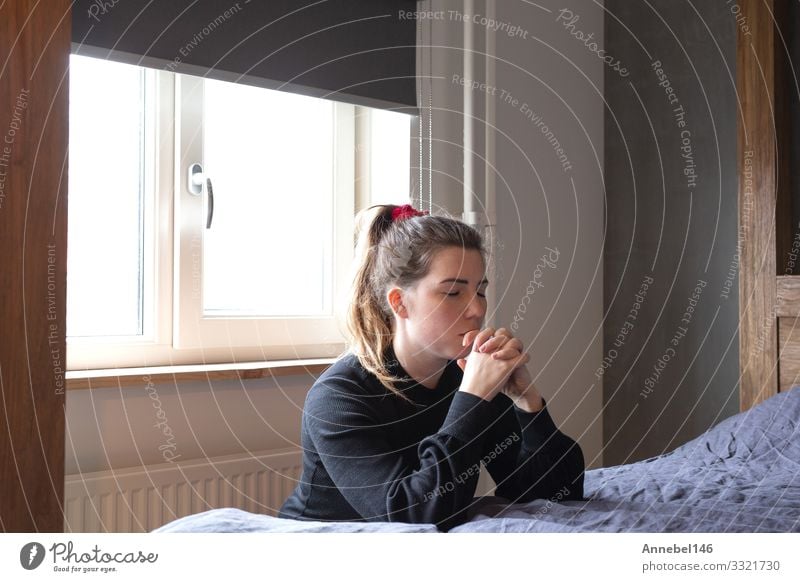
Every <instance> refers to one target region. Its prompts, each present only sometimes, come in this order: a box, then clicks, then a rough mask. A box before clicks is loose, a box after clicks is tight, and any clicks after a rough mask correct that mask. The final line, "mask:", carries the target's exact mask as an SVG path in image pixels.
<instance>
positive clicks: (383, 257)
mask: <svg viewBox="0 0 800 582" xmlns="http://www.w3.org/2000/svg"><path fill="white" fill-rule="evenodd" d="M395 208H397V206H396V205H394V204H380V205H375V206H370V207H369V208H365V209H364V210H362V211H360V212H359V213H358V214H357V215H356V264H355V265H354V276H353V286H352V290H351V295H350V298H349V299H350V302H349V305H348V307H347V329H348V332H349V334H350V336H351V337H350V351H352V353H353V354H355V355H356V357H357V358H358V360H359V362H360V363H361V365H362V366H363V367H364V368H365V369H366V370H368V371H369V372H371V373H372V374H374V375H375V376H376V377H377V378H378V380H379V381H380V383H381V384H383V385H384V386H385V387H386V388H387V389H388V390H390V391H391V392H393V393H395V394H397V395H398V396H400V397H402V398H404V399H406V400H408V398H407V397H406V395H405V394H403V393H402V392H401V391H399V390H398V389H397V388H395V386H394V385H393V382H395V381H398V380H401V379H400V378H397V377H396V376H392V375H391V373H390V372H389V370H388V369H387V366H386V361H385V356H386V350H387V349H388V348H389V347H390V346H391V344H392V340H393V339H394V332H393V329H392V327H393V326H392V324H393V322H394V321H393V318H394V313H393V311H392V308H391V306H390V305H389V302H388V300H387V298H386V291H387V290H388V289H389V288H390V287H393V286H397V287H400V288H402V289H408V288H411V287H413V286H414V285H416V284H417V282H419V280H420V279H422V278H424V277H425V276H426V275H427V274H428V272H429V270H430V267H431V264H432V262H433V259H434V257H435V256H436V254H437V253H438V252H439V251H440V250H442V249H444V248H447V247H459V248H463V249H473V250H477V251H479V252H480V253H481V256H482V257H483V259H484V262H486V250H485V249H484V246H483V237H482V236H481V234H480V232H478V231H477V230H476V229H475V228H473V227H471V226H469V225H468V224H465V223H464V222H461V221H460V220H455V219H453V218H450V217H447V216H431V215H423V216H414V217H411V218H404V219H401V220H397V221H394V222H393V221H392V210H394V209H395Z"/></svg>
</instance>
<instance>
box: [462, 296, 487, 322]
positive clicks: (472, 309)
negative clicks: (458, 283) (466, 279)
mask: <svg viewBox="0 0 800 582" xmlns="http://www.w3.org/2000/svg"><path fill="white" fill-rule="evenodd" d="M464 315H465V316H466V317H468V318H474V319H480V320H481V321H483V317H484V315H486V299H484V298H483V297H478V294H477V293H476V294H474V295H473V296H472V299H470V301H469V304H468V305H467V308H466V310H465V313H464Z"/></svg>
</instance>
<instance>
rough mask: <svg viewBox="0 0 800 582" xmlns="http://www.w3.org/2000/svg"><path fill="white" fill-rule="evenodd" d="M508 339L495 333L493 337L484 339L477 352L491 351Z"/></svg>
mask: <svg viewBox="0 0 800 582" xmlns="http://www.w3.org/2000/svg"><path fill="white" fill-rule="evenodd" d="M508 341H509V339H508V338H507V337H506V336H504V335H500V336H498V335H495V336H494V337H492V338H489V339H488V340H486V341H485V342H484V343H483V345H482V346H481V347H480V348H478V351H479V352H493V351H495V350H496V349H497V348H500V347H502V346H503V345H504V344H505V343H506V342H508Z"/></svg>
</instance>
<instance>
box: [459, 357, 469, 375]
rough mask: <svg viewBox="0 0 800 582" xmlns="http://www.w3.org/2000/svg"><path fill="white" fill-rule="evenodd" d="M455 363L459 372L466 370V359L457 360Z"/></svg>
mask: <svg viewBox="0 0 800 582" xmlns="http://www.w3.org/2000/svg"><path fill="white" fill-rule="evenodd" d="M456 363H457V364H458V367H459V368H461V371H462V372H463V371H464V368H466V366H467V359H466V358H459V359H458V360H457V361H456Z"/></svg>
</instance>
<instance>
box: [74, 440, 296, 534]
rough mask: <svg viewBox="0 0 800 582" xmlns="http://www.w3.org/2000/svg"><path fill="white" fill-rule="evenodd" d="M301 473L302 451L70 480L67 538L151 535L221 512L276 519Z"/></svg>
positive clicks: (163, 465)
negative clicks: (184, 520)
mask: <svg viewBox="0 0 800 582" xmlns="http://www.w3.org/2000/svg"><path fill="white" fill-rule="evenodd" d="M301 473H302V451H301V450H300V449H281V450H277V451H261V452H259V453H256V454H242V455H230V456H225V457H215V458H212V459H205V460H195V461H185V462H182V463H181V462H175V463H163V464H158V465H148V466H146V467H140V468H135V469H124V470H120V471H101V472H97V473H83V474H79V475H68V476H67V478H66V483H65V489H64V499H65V512H64V513H65V515H64V531H65V532H75V533H77V532H148V531H151V530H153V529H155V528H157V527H159V526H161V525H164V524H165V523H168V522H170V521H172V520H174V519H178V518H179V517H183V516H185V515H190V514H193V513H200V512H202V511H207V510H209V509H215V508H219V507H236V508H239V509H243V510H245V511H250V512H252V513H262V514H265V515H272V516H274V515H277V513H278V510H279V509H280V507H281V505H282V504H283V502H284V500H285V499H286V498H287V497H288V496H289V494H290V493H291V492H292V491H293V490H294V488H295V486H296V485H297V482H298V481H299V480H300V475H301Z"/></svg>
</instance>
